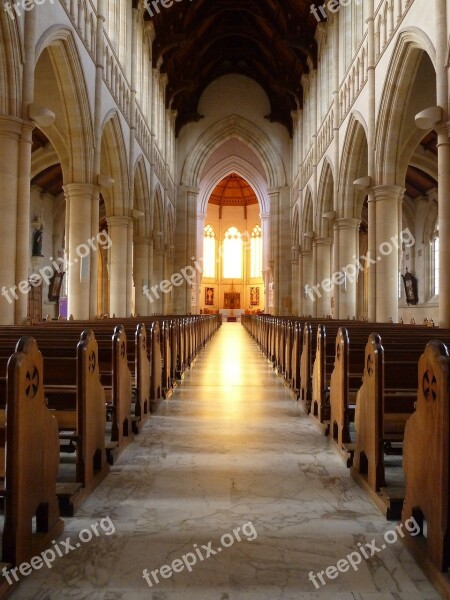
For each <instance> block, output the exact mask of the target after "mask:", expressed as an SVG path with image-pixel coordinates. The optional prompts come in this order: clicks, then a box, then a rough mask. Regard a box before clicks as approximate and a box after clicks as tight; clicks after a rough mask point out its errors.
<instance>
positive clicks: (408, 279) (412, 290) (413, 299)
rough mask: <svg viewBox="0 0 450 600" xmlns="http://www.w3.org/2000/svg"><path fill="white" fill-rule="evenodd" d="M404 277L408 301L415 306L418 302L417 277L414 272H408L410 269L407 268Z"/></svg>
mask: <svg viewBox="0 0 450 600" xmlns="http://www.w3.org/2000/svg"><path fill="white" fill-rule="evenodd" d="M402 278H403V285H404V286H405V295H406V302H407V303H408V305H410V304H412V305H413V306H415V305H416V304H417V302H418V295H417V279H416V278H415V277H414V275H413V274H412V273H409V272H408V269H406V275H402Z"/></svg>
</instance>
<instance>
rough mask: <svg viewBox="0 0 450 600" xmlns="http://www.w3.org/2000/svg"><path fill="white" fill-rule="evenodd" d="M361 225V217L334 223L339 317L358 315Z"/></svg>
mask: <svg viewBox="0 0 450 600" xmlns="http://www.w3.org/2000/svg"><path fill="white" fill-rule="evenodd" d="M359 225H360V221H359V219H351V218H349V219H338V220H337V221H336V222H335V224H334V234H335V248H336V273H335V274H334V276H335V286H334V290H335V292H334V298H335V302H336V315H337V318H338V319H346V318H347V317H348V316H349V317H350V318H351V317H356V316H357V314H356V313H357V308H356V307H357V303H356V290H357V280H358V277H359V274H360V268H359V266H358V262H359V261H358V258H359V257H358V253H359V247H358V246H359V243H358V242H359ZM341 273H342V275H341Z"/></svg>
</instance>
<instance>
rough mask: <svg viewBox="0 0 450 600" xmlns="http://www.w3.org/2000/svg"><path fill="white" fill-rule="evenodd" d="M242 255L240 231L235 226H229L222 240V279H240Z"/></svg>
mask: <svg viewBox="0 0 450 600" xmlns="http://www.w3.org/2000/svg"><path fill="white" fill-rule="evenodd" d="M242 257H243V251H242V236H241V232H240V231H239V230H238V229H237V228H236V227H230V228H229V229H227V231H226V232H225V238H224V241H223V277H224V279H242Z"/></svg>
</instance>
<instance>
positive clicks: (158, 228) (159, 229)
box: [153, 183, 165, 250]
mask: <svg viewBox="0 0 450 600" xmlns="http://www.w3.org/2000/svg"><path fill="white" fill-rule="evenodd" d="M164 231H165V228H164V202H163V190H162V188H161V186H160V185H159V183H158V184H157V185H156V188H155V191H154V194H153V247H154V248H155V249H156V250H162V249H163V248H164Z"/></svg>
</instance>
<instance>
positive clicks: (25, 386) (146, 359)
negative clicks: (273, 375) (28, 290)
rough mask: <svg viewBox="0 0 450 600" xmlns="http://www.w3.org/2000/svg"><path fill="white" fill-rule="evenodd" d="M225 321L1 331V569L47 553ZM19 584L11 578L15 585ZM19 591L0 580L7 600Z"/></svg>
mask: <svg viewBox="0 0 450 600" xmlns="http://www.w3.org/2000/svg"><path fill="white" fill-rule="evenodd" d="M220 324H221V320H220V318H219V317H217V316H186V317H180V316H173V317H152V318H144V319H142V318H141V319H139V320H138V319H133V318H130V319H120V320H114V319H108V320H95V321H89V322H87V321H83V322H77V321H73V320H71V321H65V322H60V321H55V322H47V323H42V324H39V325H34V326H32V327H16V326H11V327H1V328H0V477H1V479H3V484H4V485H3V486H0V499H1V502H2V504H3V508H4V511H3V513H4V523H3V532H2V560H3V564H2V565H0V568H1V569H4V568H6V570H7V571H9V569H11V568H14V567H18V566H20V565H21V564H22V563H24V562H25V561H27V560H30V559H31V558H32V557H34V556H37V555H38V554H39V553H40V552H42V551H43V550H44V549H45V548H48V547H49V546H50V544H51V541H52V540H55V539H57V537H58V536H59V535H60V534H61V533H62V531H63V528H64V523H63V520H62V519H61V516H73V515H74V514H75V513H76V511H77V510H78V508H79V507H80V506H81V504H82V503H83V502H84V501H85V499H86V498H87V497H88V496H89V494H90V493H92V491H93V490H94V489H95V488H96V487H97V486H98V485H99V483H100V482H101V481H102V480H103V479H104V478H105V476H106V475H107V473H108V471H109V467H110V464H114V462H115V461H116V460H117V458H118V456H120V454H121V453H122V452H123V451H124V449H125V448H126V446H127V445H128V444H129V443H130V441H131V440H132V439H133V436H134V435H136V434H138V433H139V432H140V431H141V429H142V427H143V426H144V424H145V422H146V421H147V419H148V418H149V417H150V415H151V413H152V412H153V411H154V410H155V409H156V408H157V406H158V403H159V402H160V401H161V399H162V398H167V397H169V396H170V394H171V393H172V390H173V389H174V387H175V386H176V385H177V382H179V381H181V380H182V379H183V377H184V373H185V371H186V370H187V369H189V368H190V367H191V366H192V364H193V362H194V361H195V358H196V356H197V354H198V352H199V351H200V350H201V349H202V348H203V347H204V346H205V344H206V343H207V342H208V340H209V339H210V338H211V337H212V336H213V335H214V333H215V332H216V331H217V329H218V328H219V327H220ZM10 579H11V578H10ZM10 592H11V586H10V585H9V583H8V582H7V581H6V579H5V578H4V577H2V578H1V581H0V598H6V597H7V595H8V594H9V593H10Z"/></svg>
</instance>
